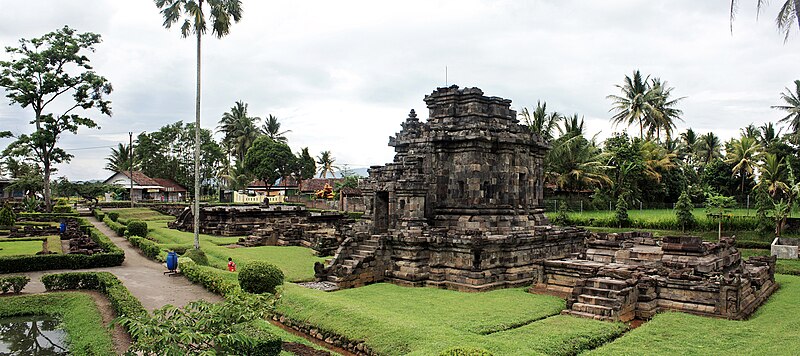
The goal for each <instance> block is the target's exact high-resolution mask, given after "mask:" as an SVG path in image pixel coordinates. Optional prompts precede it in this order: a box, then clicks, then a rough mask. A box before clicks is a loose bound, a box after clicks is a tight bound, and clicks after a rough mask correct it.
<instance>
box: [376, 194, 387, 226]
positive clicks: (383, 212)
mask: <svg viewBox="0 0 800 356" xmlns="http://www.w3.org/2000/svg"><path fill="white" fill-rule="evenodd" d="M374 209H375V219H374V221H375V232H376V233H381V232H386V231H388V230H389V192H375V206H374Z"/></svg>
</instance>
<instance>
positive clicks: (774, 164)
mask: <svg viewBox="0 0 800 356" xmlns="http://www.w3.org/2000/svg"><path fill="white" fill-rule="evenodd" d="M759 171H760V172H761V176H760V177H759V178H760V179H759V182H758V186H760V185H763V186H766V187H767V191H769V194H770V195H772V198H773V199H774V198H775V197H777V196H778V195H780V194H783V193H786V192H788V191H789V186H788V185H787V184H786V164H784V163H783V158H780V159H778V157H777V156H775V155H774V154H771V153H767V154H765V155H764V160H763V161H762V162H761V165H760V166H759Z"/></svg>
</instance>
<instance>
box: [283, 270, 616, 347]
mask: <svg viewBox="0 0 800 356" xmlns="http://www.w3.org/2000/svg"><path fill="white" fill-rule="evenodd" d="M563 308H564V300H562V299H560V298H556V297H551V296H544V295H535V294H530V293H527V292H526V291H525V289H523V288H515V289H504V290H496V291H491V292H485V293H465V292H455V291H449V290H442V289H434V288H409V287H400V286H396V285H393V284H385V283H381V284H373V285H369V286H366V287H361V288H355V289H347V290H343V291H339V292H334V293H326V292H321V291H317V290H311V289H306V288H302V287H298V286H295V285H287V286H286V287H285V288H284V291H283V295H282V297H281V300H280V301H279V303H278V306H277V310H278V311H279V312H280V313H282V314H284V315H286V316H287V317H289V318H291V319H293V320H300V321H306V322H308V323H311V324H313V325H315V326H318V327H319V328H320V329H323V330H331V331H334V332H336V333H338V334H340V335H343V336H346V337H348V338H350V339H351V340H364V341H366V342H367V344H368V345H369V346H370V347H371V348H373V350H375V351H377V352H379V353H381V354H387V355H401V354H412V355H436V354H438V353H439V352H441V351H443V350H445V349H448V348H450V347H454V346H472V347H482V348H485V349H487V350H490V351H492V352H493V353H495V354H496V355H531V354H549V355H554V354H556V355H566V354H575V353H577V352H579V351H581V350H586V349H590V348H593V347H595V346H597V345H600V344H602V343H603V342H605V341H606V340H609V339H611V338H614V337H616V336H618V335H620V334H621V333H622V332H624V330H626V327H625V325H623V324H621V323H608V322H600V321H595V320H589V319H580V318H575V317H570V316H562V315H558V314H559V312H560V311H561V310H562V309H563Z"/></svg>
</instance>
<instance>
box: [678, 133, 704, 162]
mask: <svg viewBox="0 0 800 356" xmlns="http://www.w3.org/2000/svg"><path fill="white" fill-rule="evenodd" d="M698 142H699V139H698V138H697V133H695V132H694V130H692V129H691V128H688V129H686V132H683V133H681V147H680V149H679V152H680V153H679V157H680V158H681V159H683V160H684V161H685V162H686V163H688V164H690V165H694V164H695V163H696V162H695V161H696V160H697V148H698V146H699V144H698Z"/></svg>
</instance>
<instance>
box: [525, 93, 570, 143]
mask: <svg viewBox="0 0 800 356" xmlns="http://www.w3.org/2000/svg"><path fill="white" fill-rule="evenodd" d="M518 115H519V116H520V117H521V118H522V121H523V122H524V123H525V125H527V126H528V127H529V128H530V130H531V131H532V132H533V133H535V134H537V135H539V137H541V138H543V139H544V140H545V141H547V142H550V141H553V138H554V137H553V132H554V131H555V129H556V127H557V126H558V123H559V122H560V121H561V120H562V119H563V117H562V116H561V114H559V113H557V112H555V111H553V112H551V113H549V114H548V113H547V102H539V101H537V102H536V110H534V111H533V113H531V112H530V111H528V108H522V111H520V113H519V114H518Z"/></svg>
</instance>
